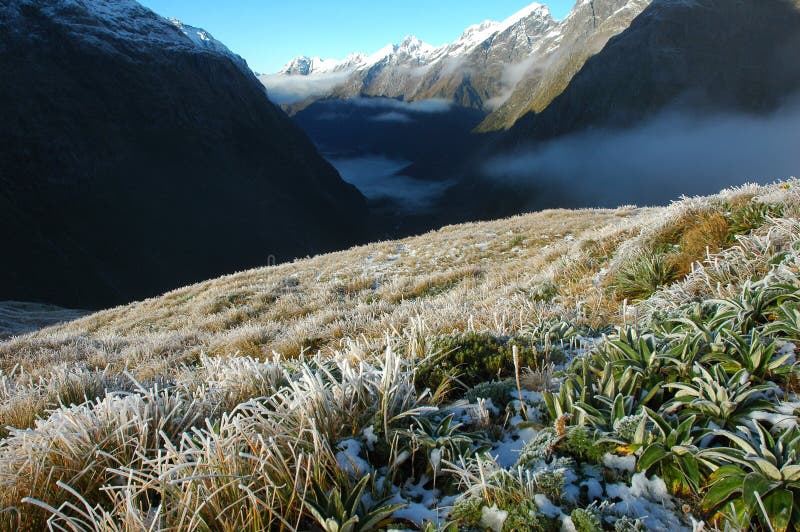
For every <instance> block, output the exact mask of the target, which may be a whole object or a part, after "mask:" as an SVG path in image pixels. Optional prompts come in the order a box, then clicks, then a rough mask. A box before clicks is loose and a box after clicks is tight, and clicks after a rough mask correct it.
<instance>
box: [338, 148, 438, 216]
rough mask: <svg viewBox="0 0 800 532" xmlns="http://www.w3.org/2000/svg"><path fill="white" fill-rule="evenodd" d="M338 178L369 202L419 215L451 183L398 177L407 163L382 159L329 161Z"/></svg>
mask: <svg viewBox="0 0 800 532" xmlns="http://www.w3.org/2000/svg"><path fill="white" fill-rule="evenodd" d="M328 160H329V161H330V163H331V164H332V165H333V166H334V167H335V168H336V169H337V170H338V171H339V174H341V176H342V179H344V180H345V181H347V182H348V183H350V184H352V185H355V186H356V187H357V188H358V189H359V190H360V191H361V192H362V193H363V194H364V195H365V196H366V197H367V198H369V199H371V200H379V199H390V200H392V201H394V202H395V203H396V204H397V206H398V211H400V212H405V213H419V212H420V211H421V210H425V209H429V208H431V207H432V206H433V205H434V203H435V201H436V199H438V198H439V196H441V194H442V193H443V192H444V191H445V190H446V189H447V188H448V187H449V186H450V185H451V184H452V183H445V182H431V181H423V180H420V179H414V178H412V177H408V176H405V175H402V171H403V170H404V169H405V168H406V167H408V165H409V164H410V162H409V161H404V160H399V159H390V158H387V157H382V156H367V157H355V158H338V159H337V158H329V159H328Z"/></svg>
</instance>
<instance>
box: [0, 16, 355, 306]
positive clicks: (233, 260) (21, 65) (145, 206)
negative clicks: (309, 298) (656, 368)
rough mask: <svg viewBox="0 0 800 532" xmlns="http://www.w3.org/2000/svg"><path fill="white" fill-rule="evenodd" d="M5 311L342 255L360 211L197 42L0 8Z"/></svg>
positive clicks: (272, 111) (97, 19) (211, 50)
mask: <svg viewBox="0 0 800 532" xmlns="http://www.w3.org/2000/svg"><path fill="white" fill-rule="evenodd" d="M0 71H2V72H3V75H2V76H0V124H1V125H0V231H2V238H0V241H1V242H2V245H3V260H2V261H0V278H2V282H0V299H18V300H26V301H30V300H40V301H46V302H50V303H57V304H61V305H66V306H72V307H77V308H91V307H96V306H107V305H111V304H116V303H121V302H126V301H130V300H133V299H136V298H142V297H146V296H151V295H154V294H156V293H159V292H160V291H164V290H166V289H169V288H171V287H174V286H179V285H181V284H185V283H186V282H191V281H196V280H199V279H202V278H207V277H208V276H210V275H216V274H220V273H224V272H227V271H234V270H239V269H243V268H245V267H248V266H253V265H256V264H262V263H264V261H266V260H286V259H290V258H292V257H295V256H302V255H307V254H311V253H316V252H320V251H325V250H330V249H335V248H341V247H345V246H347V245H349V244H351V243H353V242H354V241H356V240H358V239H359V237H360V234H361V227H362V226H363V221H364V219H365V216H366V205H365V201H364V198H363V197H362V196H361V195H360V193H359V192H358V191H357V190H356V189H355V188H353V187H352V186H350V185H348V184H346V183H344V182H343V181H342V180H341V179H340V177H339V176H338V174H337V173H336V171H335V170H334V169H333V168H332V167H331V166H330V165H329V164H328V163H326V162H325V161H324V160H323V159H322V158H321V157H320V156H319V155H318V154H317V153H316V151H315V149H314V147H313V145H312V144H311V142H310V141H309V140H308V139H307V138H306V137H305V135H304V134H303V133H302V132H301V131H300V130H299V129H298V128H297V127H296V126H294V125H293V124H292V123H291V121H290V120H289V119H288V117H286V116H285V114H284V113H283V112H281V111H280V110H279V109H278V108H276V107H275V106H274V105H272V104H271V103H270V102H269V101H268V100H267V98H266V97H265V94H264V89H263V87H262V86H261V85H260V84H259V82H258V80H257V79H256V78H255V77H254V76H253V75H252V73H251V72H250V71H249V70H248V69H246V65H245V63H244V61H243V60H241V59H240V58H238V57H236V56H234V55H233V54H231V53H230V52H229V51H227V49H225V48H224V47H223V46H222V45H220V44H219V43H217V42H216V41H214V40H213V39H212V38H211V37H210V36H209V35H208V34H206V33H205V32H202V31H201V30H197V29H196V28H190V27H188V26H183V27H179V26H176V25H175V24H174V23H172V22H170V21H168V20H166V19H164V18H162V17H160V16H158V15H156V14H154V13H153V12H151V11H149V10H148V9H146V8H144V7H142V6H140V5H139V4H138V3H136V2H134V1H132V0H120V1H111V0H88V1H78V0H60V1H59V0H48V1H46V2H39V1H36V2H33V1H28V0H13V1H11V2H4V3H3V5H2V6H0Z"/></svg>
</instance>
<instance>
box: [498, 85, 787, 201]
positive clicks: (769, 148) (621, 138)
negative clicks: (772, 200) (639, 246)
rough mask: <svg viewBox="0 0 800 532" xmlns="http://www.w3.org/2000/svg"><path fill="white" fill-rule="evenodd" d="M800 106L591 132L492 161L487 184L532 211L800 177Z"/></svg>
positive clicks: (677, 114) (685, 115)
mask: <svg viewBox="0 0 800 532" xmlns="http://www.w3.org/2000/svg"><path fill="white" fill-rule="evenodd" d="M799 138H800V99H794V100H792V102H791V103H788V104H786V105H784V106H782V107H781V108H780V109H778V110H777V111H775V112H773V113H770V114H768V115H762V116H758V115H752V114H743V113H715V114H705V115H702V114H701V115H698V114H697V113H696V112H691V111H688V110H682V109H675V108H673V109H671V110H669V111H666V112H663V113H661V114H659V115H657V116H656V117H655V118H653V119H651V120H648V121H646V122H644V123H643V124H642V125H640V126H637V127H634V128H631V129H626V130H607V129H606V130H591V131H587V132H582V133H579V134H574V135H570V136H566V137H561V138H559V139H557V140H551V141H545V142H542V143H538V144H532V145H529V146H527V147H525V148H520V149H516V150H514V151H513V152H507V153H505V154H502V155H499V156H495V157H493V158H491V159H489V160H488V161H487V162H486V163H485V164H484V165H483V168H482V174H483V179H484V181H488V182H490V183H492V184H493V185H494V186H503V187H505V186H507V187H511V188H512V189H515V190H519V191H522V192H523V193H524V194H527V195H528V198H529V200H528V202H527V205H526V208H528V209H535V208H550V207H613V206H617V205H620V204H624V203H635V204H640V205H651V204H664V203H666V202H669V201H671V200H673V199H675V198H677V197H679V196H681V195H696V194H707V193H710V192H713V191H716V190H719V189H721V188H725V187H729V186H733V185H739V184H743V183H746V182H758V183H765V182H772V181H774V180H776V179H782V178H787V177H790V176H796V175H800V149H798V144H797V139H799Z"/></svg>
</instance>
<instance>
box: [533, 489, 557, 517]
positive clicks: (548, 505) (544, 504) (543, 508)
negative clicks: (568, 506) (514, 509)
mask: <svg viewBox="0 0 800 532" xmlns="http://www.w3.org/2000/svg"><path fill="white" fill-rule="evenodd" d="M533 502H534V503H536V507H537V508H539V511H540V512H542V513H543V514H544V515H545V516H547V517H549V518H551V519H553V518H556V517H558V516H560V515H561V513H562V512H561V507H560V506H556V505H555V504H553V503H552V501H551V500H550V499H548V498H547V495H545V494H543V493H537V494H536V495H534V496H533Z"/></svg>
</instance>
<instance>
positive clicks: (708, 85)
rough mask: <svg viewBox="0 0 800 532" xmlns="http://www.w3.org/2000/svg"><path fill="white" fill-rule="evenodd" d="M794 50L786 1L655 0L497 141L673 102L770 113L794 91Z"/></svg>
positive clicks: (644, 112) (568, 129) (524, 139)
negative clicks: (544, 103)
mask: <svg viewBox="0 0 800 532" xmlns="http://www.w3.org/2000/svg"><path fill="white" fill-rule="evenodd" d="M799 53H800V9H798V6H797V3H796V2H795V1H794V0H692V1H675V0H655V1H654V2H653V3H652V4H651V5H650V6H648V7H647V8H646V9H645V10H644V11H643V12H642V14H641V15H639V16H638V17H637V18H636V19H634V21H633V23H632V24H631V26H630V27H629V28H628V29H627V30H626V31H624V32H623V33H622V34H620V35H618V36H617V37H615V38H612V39H611V41H610V42H609V43H608V44H607V45H606V47H605V48H604V49H603V50H602V51H601V52H600V53H599V54H597V55H595V56H594V57H592V58H591V59H589V60H588V61H587V62H586V64H585V65H584V66H583V68H582V69H581V70H580V72H579V73H578V74H577V75H576V76H575V77H574V78H573V79H572V81H571V82H570V84H569V86H568V87H567V89H566V90H565V91H564V92H563V93H562V94H561V95H559V96H558V97H556V98H555V100H553V102H552V103H551V104H550V105H549V106H548V107H547V108H546V109H544V110H543V111H542V112H541V113H539V114H535V113H529V114H528V115H525V116H523V117H522V118H521V119H520V120H519V121H517V123H516V124H515V125H514V126H513V127H512V128H511V130H510V131H509V132H508V134H507V135H506V136H505V137H504V139H503V141H502V145H503V146H518V145H521V144H525V143H528V142H530V141H532V140H549V139H553V138H556V137H558V136H561V135H565V134H568V133H574V132H577V131H581V130H584V129H589V128H620V127H629V126H632V125H635V124H637V123H639V122H641V121H642V120H644V119H646V118H649V117H652V116H653V115H655V114H656V113H658V112H660V111H662V110H664V109H665V108H666V107H668V106H671V105H675V106H679V107H681V108H682V109H688V110H690V111H691V112H709V113H715V112H724V111H744V112H750V113H765V112H769V111H772V110H774V109H776V108H777V107H778V106H779V105H780V104H782V103H784V102H785V100H786V98H787V97H788V96H790V95H791V94H792V93H794V92H795V91H797V90H798V89H800V62H798V60H797V58H798V54H799ZM589 102H590V103H589Z"/></svg>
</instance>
